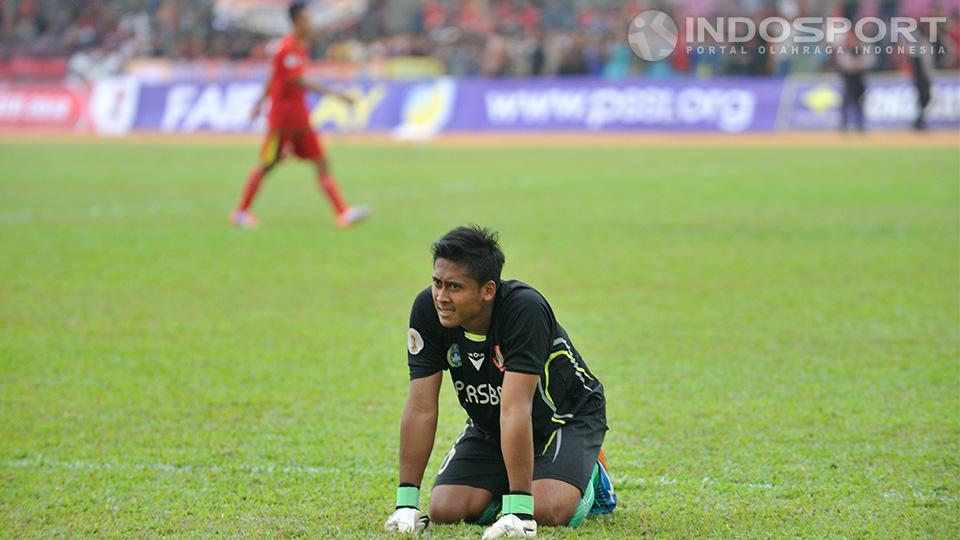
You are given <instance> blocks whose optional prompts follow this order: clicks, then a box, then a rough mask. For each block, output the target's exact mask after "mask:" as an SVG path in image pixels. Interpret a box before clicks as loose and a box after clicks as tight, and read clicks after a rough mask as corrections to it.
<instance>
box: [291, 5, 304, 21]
mask: <svg viewBox="0 0 960 540" xmlns="http://www.w3.org/2000/svg"><path fill="white" fill-rule="evenodd" d="M305 9H307V3H306V2H293V3H292V4H290V7H288V8H287V14H288V15H290V22H297V17H299V16H300V14H301V13H303V10H305Z"/></svg>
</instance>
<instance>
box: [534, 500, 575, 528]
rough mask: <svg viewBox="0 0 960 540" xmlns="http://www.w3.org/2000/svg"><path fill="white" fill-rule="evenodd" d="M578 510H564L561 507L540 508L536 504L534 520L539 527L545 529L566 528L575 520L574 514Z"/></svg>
mask: <svg viewBox="0 0 960 540" xmlns="http://www.w3.org/2000/svg"><path fill="white" fill-rule="evenodd" d="M574 511H576V508H573V509H571V508H564V507H561V506H556V505H553V506H538V505H537V504H536V503H534V510H533V519H534V520H536V522H537V525H542V526H544V527H565V526H567V525H569V524H570V520H571V519H573V513H574Z"/></svg>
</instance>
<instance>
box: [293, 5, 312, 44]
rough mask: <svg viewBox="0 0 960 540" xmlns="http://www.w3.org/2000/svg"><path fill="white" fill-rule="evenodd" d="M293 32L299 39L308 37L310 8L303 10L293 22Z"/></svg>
mask: <svg viewBox="0 0 960 540" xmlns="http://www.w3.org/2000/svg"><path fill="white" fill-rule="evenodd" d="M293 32H294V33H295V34H297V35H298V36H300V37H301V38H306V37H307V36H309V35H310V8H304V9H302V10H301V11H300V13H298V14H297V18H296V19H295V20H294V21H293Z"/></svg>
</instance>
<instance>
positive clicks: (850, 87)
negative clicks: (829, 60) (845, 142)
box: [836, 33, 874, 132]
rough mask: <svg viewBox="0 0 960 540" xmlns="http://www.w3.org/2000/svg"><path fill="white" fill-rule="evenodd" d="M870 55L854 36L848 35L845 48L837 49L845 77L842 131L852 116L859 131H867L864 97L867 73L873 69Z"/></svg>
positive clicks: (840, 68) (839, 67)
mask: <svg viewBox="0 0 960 540" xmlns="http://www.w3.org/2000/svg"><path fill="white" fill-rule="evenodd" d="M873 60H874V58H873V55H872V54H870V53H869V52H868V51H867V50H866V49H865V48H864V47H863V44H861V43H860V42H859V41H858V40H857V38H856V36H855V35H854V34H852V33H851V34H847V40H846V43H845V44H844V46H843V47H838V48H837V56H836V65H837V71H838V72H840V75H841V76H842V77H843V105H842V108H841V109H840V131H846V130H847V127H848V126H849V125H850V122H851V116H852V117H853V118H852V121H853V124H854V126H856V128H857V131H860V132H863V131H864V130H865V123H866V120H865V118H864V114H863V97H864V96H865V95H866V93H867V84H866V73H867V71H869V70H870V68H871V67H873Z"/></svg>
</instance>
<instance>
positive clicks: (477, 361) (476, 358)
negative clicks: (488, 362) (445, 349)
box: [467, 352, 485, 371]
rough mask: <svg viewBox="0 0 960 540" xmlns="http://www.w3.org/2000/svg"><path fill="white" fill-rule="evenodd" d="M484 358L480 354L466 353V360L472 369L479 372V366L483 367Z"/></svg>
mask: <svg viewBox="0 0 960 540" xmlns="http://www.w3.org/2000/svg"><path fill="white" fill-rule="evenodd" d="M484 356H485V355H484V354H483V353H482V352H472V353H467V359H468V360H470V363H471V364H473V367H475V368H477V371H480V366H482V365H483V358H484Z"/></svg>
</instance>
